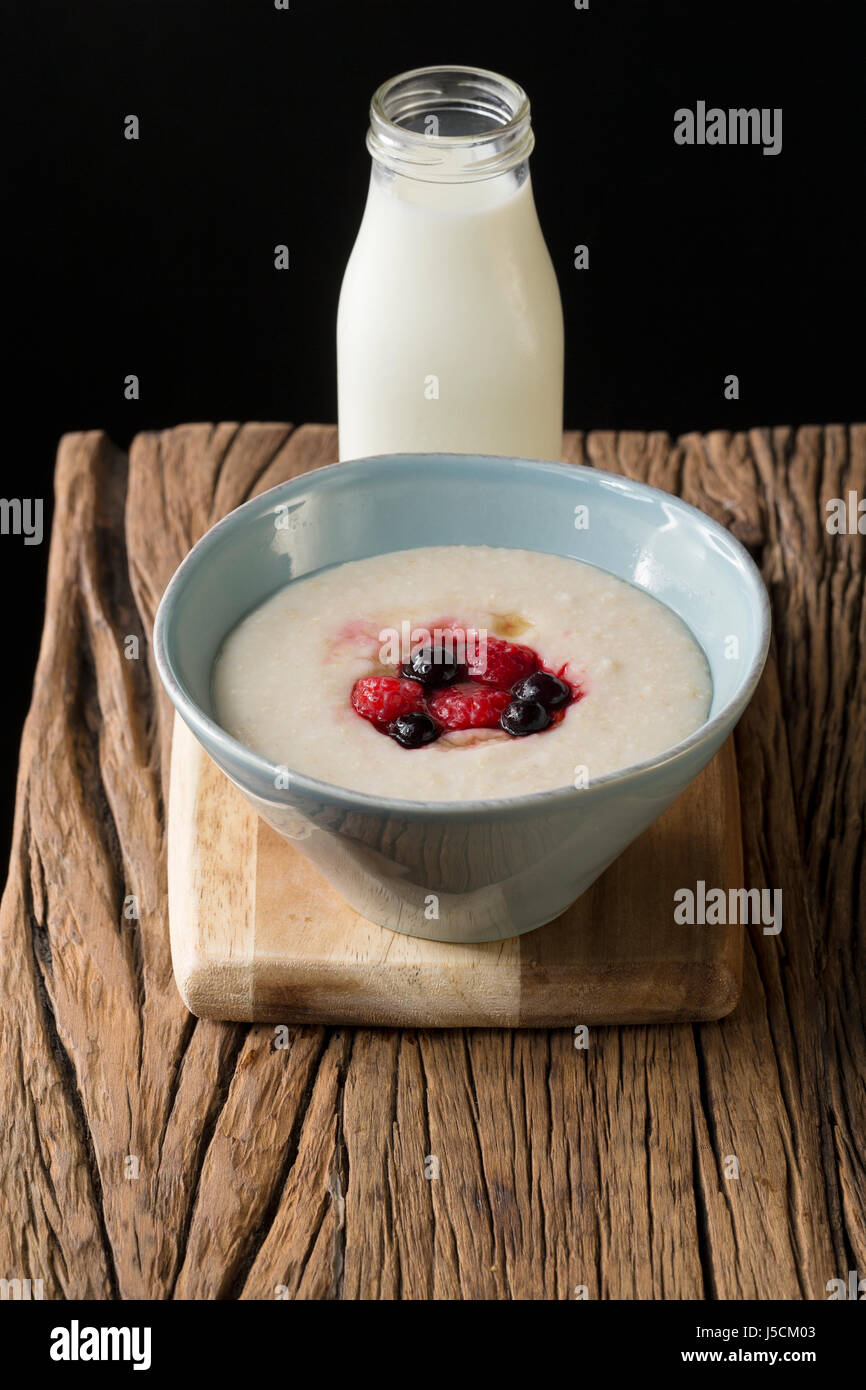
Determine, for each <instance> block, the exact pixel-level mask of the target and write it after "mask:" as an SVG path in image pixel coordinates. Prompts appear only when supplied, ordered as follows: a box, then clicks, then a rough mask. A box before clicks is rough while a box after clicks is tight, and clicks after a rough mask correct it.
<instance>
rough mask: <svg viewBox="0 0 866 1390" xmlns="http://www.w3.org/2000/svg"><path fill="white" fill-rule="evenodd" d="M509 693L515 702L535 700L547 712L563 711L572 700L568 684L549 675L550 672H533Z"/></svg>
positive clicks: (516, 684) (557, 677)
mask: <svg viewBox="0 0 866 1390" xmlns="http://www.w3.org/2000/svg"><path fill="white" fill-rule="evenodd" d="M511 693H512V695H513V696H514V698H515V700H535V701H536V702H537V703H538V704H539V705H543V706H544V708H545V709H548V710H556V709H563V708H564V707H565V706H566V705H568V704H570V703H571V700H572V689H571V686H570V685H569V684H568V682H567V681H563V680H560V678H559V676H554V675H551V673H550V671H534V672H533V674H532V675H531V676H524V677H523V680H520V681H516V682H515V684H514V685H513V686H512V687H511Z"/></svg>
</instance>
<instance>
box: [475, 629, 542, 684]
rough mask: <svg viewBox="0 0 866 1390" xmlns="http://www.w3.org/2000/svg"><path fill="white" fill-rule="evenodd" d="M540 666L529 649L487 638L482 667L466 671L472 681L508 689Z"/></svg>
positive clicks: (478, 666)
mask: <svg viewBox="0 0 866 1390" xmlns="http://www.w3.org/2000/svg"><path fill="white" fill-rule="evenodd" d="M540 665H541V662H540V661H539V659H538V657H537V656H536V654H535V652H534V651H533V650H532V648H531V647H521V646H519V645H518V644H517V643H516V642H504V641H503V640H502V638H501V637H488V638H487V659H486V662H485V664H484V666H480V665H474V666H473V665H470V666H469V668H468V671H469V675H470V676H471V678H472V679H473V680H476V681H483V682H484V684H485V685H498V686H500V687H504V688H505V689H509V688H510V687H511V686H512V685H514V683H515V682H516V681H519V680H522V678H523V677H524V676H528V675H531V673H532V672H533V671H537V670H538V668H539V666H540Z"/></svg>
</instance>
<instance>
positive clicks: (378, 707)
mask: <svg viewBox="0 0 866 1390" xmlns="http://www.w3.org/2000/svg"><path fill="white" fill-rule="evenodd" d="M352 707H353V709H354V710H355V712H356V714H360V716H361V718H362V719H369V720H370V721H371V722H372V723H373V724H390V723H391V722H392V721H393V720H395V719H397V718H398V717H399V716H400V715H401V714H423V712H424V687H423V685H420V684H419V682H418V681H407V680H399V679H398V678H397V677H396V676H362V677H361V679H360V680H358V681H355V684H354V685H353V686H352Z"/></svg>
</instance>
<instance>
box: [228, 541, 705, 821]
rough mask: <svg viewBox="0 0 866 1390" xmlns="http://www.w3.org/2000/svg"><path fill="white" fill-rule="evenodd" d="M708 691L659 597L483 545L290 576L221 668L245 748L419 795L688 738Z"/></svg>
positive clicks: (587, 770) (571, 565)
mask: <svg viewBox="0 0 866 1390" xmlns="http://www.w3.org/2000/svg"><path fill="white" fill-rule="evenodd" d="M449 644H451V645H449ZM431 654H432V667H431V661H430V660H426V664H425V659H426V658H430V657H431ZM401 663H402V666H401ZM437 663H438V664H437ZM539 670H540V673H541V674H540V676H539ZM711 696H712V686H711V681H710V674H709V670H708V667H707V663H706V660H705V658H704V654H703V652H702V651H701V649H700V647H699V646H698V644H697V643H696V642H695V640H694V638H693V637H692V636H691V634H690V632H689V631H688V629H687V628H686V627H685V625H684V624H683V623H682V622H681V621H680V619H679V618H678V617H676V615H675V614H674V613H672V612H671V611H670V609H668V608H667V607H665V606H664V605H663V604H661V603H659V602H658V601H657V600H655V599H653V598H651V597H650V596H649V595H648V594H645V593H643V592H641V591H640V590H638V589H635V588H633V587H632V586H631V585H630V584H626V583H624V582H623V581H622V580H619V579H616V578H614V577H613V576H612V575H609V574H606V573H605V572H603V571H602V570H599V569H596V568H594V567H593V566H590V565H585V564H582V563H581V562H579V561H577V560H571V559H567V558H564V557H562V556H557V555H543V554H540V553H538V552H535V551H522V550H502V549H493V548H490V547H485V546H438V547H429V548H424V549H419V550H406V551H397V552H394V553H391V554H387V555H379V556H375V557H373V558H371V559H368V560H358V561H354V562H352V563H349V564H345V565H340V566H337V567H336V568H334V569H330V570H325V571H323V572H322V573H319V574H316V575H313V576H311V577H310V578H308V579H301V580H298V581H296V582H294V583H292V584H289V585H287V586H286V588H284V589H282V590H280V591H279V592H278V593H277V594H275V595H274V596H273V597H272V598H271V599H269V600H268V601H267V602H266V603H264V604H262V605H261V607H259V608H257V609H256V610H255V611H254V612H252V613H250V614H249V615H248V616H247V617H246V618H244V619H243V621H242V622H241V623H239V624H238V626H237V627H236V628H235V629H234V631H233V632H231V633H230V634H229V636H228V637H227V639H226V641H225V643H224V644H223V647H222V650H221V652H220V654H219V656H218V659H217V662H216V667H215V671H214V699H215V704H216V710H217V717H218V719H219V722H220V723H221V724H222V725H223V727H224V728H225V729H227V730H228V732H229V733H230V734H232V735H233V736H234V737H235V738H237V739H238V740H239V741H240V742H241V743H244V744H246V745H247V747H249V748H252V749H253V750H254V751H255V752H257V753H260V754H262V755H263V756H265V757H266V758H268V759H270V760H271V761H272V762H274V763H277V764H279V765H281V766H285V767H288V768H290V769H292V770H294V771H296V772H301V773H305V774H307V775H308V776H312V777H317V778H319V779H320V780H322V781H325V782H332V783H336V784H337V785H339V786H343V787H349V788H352V789H354V790H356V791H362V792H368V793H370V794H372V795H374V796H376V795H378V796H387V797H398V798H404V799H408V800H412V801H464V800H470V799H484V798H490V797H502V796H516V795H522V794H525V793H527V792H537V791H544V790H547V789H551V788H554V787H563V786H567V785H573V784H575V780H577V781H578V783H579V784H582V783H583V782H585V780H586V779H587V778H589V779H592V778H595V777H599V776H601V775H602V774H603V773H606V772H612V771H614V770H616V769H617V768H622V767H626V766H628V765H630V764H632V763H638V762H642V761H643V760H644V759H646V758H650V757H652V756H654V755H655V754H657V753H661V752H662V751H663V750H664V749H666V748H669V747H670V746H671V745H672V744H675V743H678V742H679V741H680V740H681V739H684V738H686V737H687V736H688V735H689V734H691V733H693V732H694V730H695V729H697V728H698V726H699V725H700V724H702V723H703V722H704V720H705V719H706V718H707V714H708V712H709V707H710V701H711ZM428 739H429V740H430V741H429V742H428V741H427V740H428Z"/></svg>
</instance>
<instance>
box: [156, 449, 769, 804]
mask: <svg viewBox="0 0 866 1390" xmlns="http://www.w3.org/2000/svg"><path fill="white" fill-rule="evenodd" d="M434 460H435V464H434V463H433V461H434ZM445 460H447V461H449V462H452V463H459V464H462V465H463V466H465V465H466V464H467V463H471V464H473V465H474V464H478V463H480V464H482V465H487V464H498V465H506V466H507V467H509V468H511V469H516V470H518V471H520V470H529V471H533V472H534V471H539V472H542V473H554V474H557V475H562V476H566V477H571V478H574V477H576V476H582V477H583V478H584V479H585V480H586V481H587V482H590V481H591V482H592V484H593V485H594V486H597V487H604V486H605V484H606V483H608V482H610V481H615V482H616V484H617V490H618V491H622V492H626V493H630V494H634V493H637V494H638V495H640V496H644V497H648V498H653V499H664V501H665V503H667V504H672V505H674V506H675V507H676V508H677V509H678V510H680V511H682V512H683V513H685V514H686V515H691V516H692V517H693V518H695V519H699V520H700V523H701V525H702V526H704V527H708V528H709V529H710V531H712V532H713V533H715V535H716V536H717V538H718V539H719V540H720V541H721V542H722V543H723V544H724V545H725V546H727V547H729V548H730V550H731V551H732V552H733V556H734V557H736V558H738V559H739V561H740V565H741V568H742V569H743V571H744V573H745V575H746V576H747V578H748V579H749V581H750V583H751V590H752V596H753V598H754V599H755V601H756V603H757V609H758V619H759V640H758V644H757V650H756V652H755V655H754V656H753V658H752V660H751V662H750V663H749V666H748V668H747V670H746V672H745V673H744V675H743V677H742V679H741V681H740V684H739V685H738V687H737V689H736V691H735V692H734V694H733V695H732V697H731V698H730V699H729V700H728V701H727V702H726V703H725V705H724V706H723V707H722V709H721V710H719V712H718V713H717V714H715V715H714V716H713V718H712V719H707V720H705V721H704V723H702V724H700V725H699V726H698V728H697V729H695V730H694V732H693V733H691V734H689V736H688V737H687V738H685V739H681V740H680V741H679V743H675V744H671V746H670V747H668V748H665V749H662V751H661V752H660V753H657V754H655V756H653V757H652V758H646V759H644V760H643V761H642V762H639V763H629V764H628V765H627V766H626V767H623V768H619V769H617V770H616V771H613V772H606V773H603V774H602V775H601V776H599V777H594V778H593V777H591V778H590V779H589V781H588V783H587V785H586V786H585V787H575V786H571V785H568V784H566V785H565V786H562V787H551V788H548V789H546V790H543V791H538V792H527V793H524V794H522V795H516V796H507V797H484V798H474V799H469V800H463V801H416V800H410V799H408V798H402V797H386V796H376V795H374V794H373V793H370V792H361V791H353V790H352V789H351V788H349V787H343V786H340V785H339V783H336V782H324V781H322V780H320V779H319V778H317V777H311V776H309V775H308V774H306V773H303V772H296V771H294V769H292V768H286V767H285V765H284V764H283V765H281V764H278V763H274V762H271V761H270V759H268V758H265V757H263V756H262V755H261V754H260V753H255V752H253V750H252V749H251V748H248V747H247V745H246V744H244V743H241V742H240V741H239V740H238V739H236V738H233V737H232V735H231V734H229V733H228V732H227V731H226V730H225V729H223V728H222V726H221V725H220V724H218V723H216V721H215V720H213V719H211V718H210V716H209V715H207V714H205V712H204V711H203V710H202V708H201V706H200V705H199V704H198V703H197V701H196V700H195V699H193V697H192V695H191V694H190V692H189V691H188V690H187V688H186V686H185V685H184V684H183V682H182V681H181V680H180V678H179V676H178V674H177V672H176V670H175V667H174V663H173V661H172V658H171V654H170V652H169V650H168V645H167V642H166V627H167V625H168V620H169V615H170V613H171V610H172V609H173V607H174V606H175V604H176V603H177V601H178V598H179V595H180V593H181V592H182V589H183V586H184V583H185V582H186V580H187V579H188V577H189V575H190V573H191V572H193V571H195V570H196V569H198V568H199V567H200V566H201V564H202V557H203V556H204V555H205V554H206V552H207V551H209V550H210V549H211V547H212V546H213V545H214V544H215V543H217V541H218V539H219V538H220V536H221V535H222V533H223V532H225V531H227V530H231V529H233V528H235V527H236V526H237V525H238V524H239V523H240V522H241V521H242V520H245V519H247V518H249V517H251V516H253V515H254V514H255V515H257V514H258V513H260V512H267V511H269V510H270V509H271V508H272V507H273V505H274V499H275V496H276V494H278V493H279V494H284V493H286V492H288V491H290V490H292V489H297V490H300V489H301V488H303V487H305V486H306V487H308V486H310V485H311V484H313V485H314V486H315V485H317V484H318V482H319V481H320V480H321V479H323V478H325V477H326V476H328V475H331V476H332V475H333V474H334V473H335V472H336V471H337V470H340V471H342V470H343V469H345V468H346V467H347V466H348V467H350V468H354V467H355V466H358V465H360V466H361V467H362V468H363V466H364V465H371V464H376V465H378V466H379V467H382V466H383V465H384V466H386V467H393V468H405V467H406V465H407V464H409V465H410V466H415V467H420V466H422V465H423V464H424V463H427V464H428V465H431V466H439V465H440V464H441V463H442V462H443V461H445ZM378 553H382V554H384V553H385V552H378ZM337 563H339V562H337ZM585 563H591V562H585ZM595 568H597V569H603V568H604V567H603V566H601V565H597V566H595ZM314 572H318V571H314ZM605 572H606V573H613V572H612V571H605ZM304 577H305V576H303V575H301V576H299V578H304ZM614 577H616V578H621V576H619V575H616V576H614ZM290 582H291V581H290ZM626 582H628V583H630V582H631V581H626ZM635 587H638V588H640V587H641V586H640V585H637V586H635ZM275 592H276V591H275ZM643 592H645V593H649V590H643ZM650 596H651V597H654V595H650ZM263 601H264V600H263ZM658 602H660V603H664V600H663V599H659V600H658ZM666 606H669V605H666ZM225 635H227V634H225ZM770 637H771V611H770V598H769V594H768V593H767V589H766V586H765V584H764V581H763V578H762V576H761V572H760V570H759V569H758V567H757V565H756V564H755V562H754V560H753V559H752V557H751V555H750V554H749V552H748V551H747V550H746V548H745V546H744V545H743V544H742V542H741V541H739V540H738V539H737V537H736V536H734V535H733V534H732V532H730V531H728V530H727V528H726V527H724V526H722V525H721V524H720V523H719V522H718V521H716V520H715V519H714V518H713V517H711V516H709V515H708V514H707V513H706V512H703V511H701V509H700V508H699V507H695V506H693V505H692V504H691V503H690V502H686V501H684V500H683V499H682V498H681V497H677V495H676V494H675V493H671V492H665V491H664V489H663V488H657V487H653V486H652V484H650V483H642V482H639V481H638V480H636V479H632V478H628V477H626V476H625V475H624V474H620V473H612V472H610V471H609V470H608V469H603V468H595V467H593V466H591V465H586V464H579V463H568V462H554V461H553V460H549V459H526V458H512V457H509V456H506V455H500V454H453V453H439V452H428V453H417V454H371V455H367V456H365V457H364V458H359V459H345V460H340V461H339V462H335V463H330V464H323V465H321V466H319V467H318V468H314V469H310V470H307V471H305V472H303V473H299V474H298V475H297V477H294V478H289V479H287V480H286V481H285V482H282V483H277V484H275V486H274V487H272V488H267V489H266V490H265V491H264V492H261V493H259V494H258V495H257V496H255V497H251V498H249V499H248V500H247V501H246V502H242V503H241V504H240V505H239V506H237V507H235V508H234V509H233V510H232V511H230V512H228V513H227V515H226V516H224V517H222V518H221V519H220V520H219V521H218V522H216V523H215V524H214V525H213V526H211V527H210V528H209V529H208V530H207V531H206V532H205V534H204V535H203V536H201V537H200V538H199V539H198V540H197V541H196V542H195V544H194V545H193V546H192V548H191V549H190V550H189V551H188V552H187V554H186V555H185V556H184V558H183V560H181V562H180V564H179V565H178V567H177V569H176V570H175V572H174V574H173V575H172V577H171V579H170V580H169V582H168V584H167V585H166V588H165V590H164V592H163V595H162V598H161V599H160V601H159V604H158V606H157V611H156V614H155V617H154V623H153V650H154V657H155V660H156V666H157V671H158V674H159V677H160V680H161V681H162V684H163V686H164V688H165V690H166V693H167V694H168V696H169V699H170V700H171V702H172V704H173V706H174V708H175V710H176V711H177V713H178V714H179V715H180V716H181V718H182V719H183V720H184V722H185V723H186V724H187V726H188V727H189V728H190V729H191V731H192V733H193V734H194V735H195V737H196V739H197V740H198V742H199V743H201V744H202V746H203V747H204V749H205V751H206V752H208V753H209V754H210V756H212V757H214V760H215V761H216V762H217V764H218V766H220V754H228V755H229V756H230V758H231V759H233V760H234V761H237V762H241V763H243V764H245V765H246V768H247V769H248V771H249V773H250V775H251V776H250V780H251V781H254V780H255V781H261V782H263V783H266V784H267V786H268V787H269V788H271V789H272V791H269V792H268V794H267V795H264V794H263V793H261V792H258V791H251V788H249V787H247V786H245V785H241V784H240V783H237V785H240V786H241V790H242V791H245V792H250V793H251V794H252V795H254V796H255V795H259V796H261V799H263V800H267V801H272V800H273V801H274V803H275V804H278V805H285V806H291V805H293V804H294V798H293V797H292V795H291V793H292V792H300V793H303V795H304V797H305V798H306V799H310V800H317V801H319V802H326V803H328V804H330V805H332V806H333V805H338V806H339V807H340V808H341V809H344V810H346V811H357V812H361V813H370V812H374V813H377V814H383V813H386V814H394V815H402V816H404V817H406V818H408V819H414V818H429V817H431V816H432V817H439V816H443V817H448V818H451V819H453V820H469V819H472V820H474V819H476V818H477V816H479V815H480V814H483V815H485V816H486V817H488V819H490V818H492V819H503V818H507V817H508V816H509V815H515V814H520V813H532V812H535V811H547V810H550V809H551V808H553V807H565V806H567V805H568V804H569V803H571V802H572V801H573V800H575V799H579V798H584V799H585V798H587V797H590V796H592V795H593V793H597V792H601V791H608V790H610V789H612V788H616V787H619V786H627V785H628V784H630V783H633V782H636V781H640V780H642V779H644V778H646V777H647V776H648V775H650V774H652V773H654V772H657V771H658V770H659V769H661V768H664V767H669V766H671V765H672V764H674V763H676V762H679V761H680V760H681V759H683V758H687V757H688V755H689V754H690V753H692V752H693V751H694V750H695V749H697V748H699V747H700V746H701V744H704V743H708V742H712V741H713V739H714V737H715V735H716V734H719V733H722V734H723V733H724V732H726V731H727V732H729V731H730V730H732V729H733V727H734V725H735V724H736V722H737V720H738V719H739V718H740V716H741V714H742V713H743V711H744V710H745V708H746V706H747V705H748V703H749V701H750V700H751V698H752V696H753V694H754V692H755V689H756V687H757V684H758V681H759V680H760V678H761V674H762V672H763V669H764V665H765V663H766V660H767V654H768V652H769V647H770ZM695 640H697V639H695ZM210 745H212V746H213V747H214V749H215V752H213V753H211V752H210ZM220 770H221V771H222V772H223V773H224V775H225V776H228V777H229V780H231V781H234V780H235V779H234V778H232V777H231V775H230V774H229V773H227V772H226V770H225V768H224V767H222V766H220ZM277 775H281V776H283V777H286V775H287V781H288V785H287V786H286V787H285V788H279V789H278V788H277V787H276V785H275V777H276V776H277ZM280 792H282V793H283V795H282V796H281V795H280ZM576 804H579V801H578V802H577V803H576Z"/></svg>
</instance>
